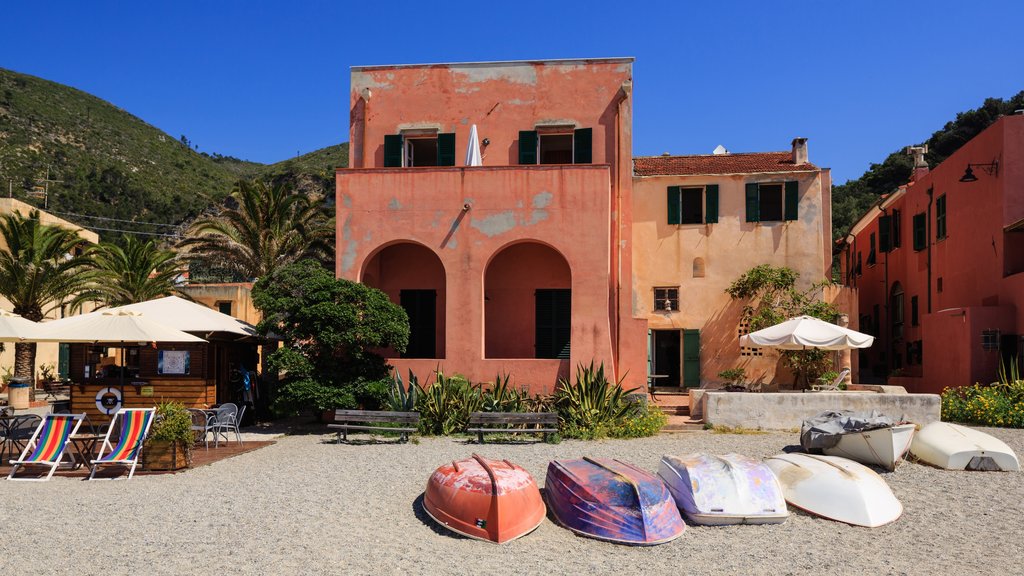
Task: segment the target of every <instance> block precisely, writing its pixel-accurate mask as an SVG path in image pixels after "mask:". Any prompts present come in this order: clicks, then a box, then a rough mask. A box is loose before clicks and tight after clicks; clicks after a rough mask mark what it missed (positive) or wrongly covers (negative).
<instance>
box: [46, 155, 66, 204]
mask: <svg viewBox="0 0 1024 576" xmlns="http://www.w3.org/2000/svg"><path fill="white" fill-rule="evenodd" d="M51 182H52V183H54V184H63V183H64V181H63V180H50V165H49V164H47V165H46V179H45V180H43V210H46V209H47V208H49V206H50V183H51Z"/></svg>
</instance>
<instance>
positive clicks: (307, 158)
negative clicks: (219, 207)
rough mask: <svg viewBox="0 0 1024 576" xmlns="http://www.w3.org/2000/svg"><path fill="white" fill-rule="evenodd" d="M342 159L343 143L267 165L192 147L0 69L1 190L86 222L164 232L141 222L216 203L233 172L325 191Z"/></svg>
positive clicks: (83, 96)
mask: <svg viewBox="0 0 1024 576" xmlns="http://www.w3.org/2000/svg"><path fill="white" fill-rule="evenodd" d="M347 163H348V145H347V144H339V145H335V146H330V147H328V148H324V149H322V150H317V151H315V152H311V153H309V154H306V155H304V156H299V157H297V158H293V159H290V160H286V161H284V162H279V163H276V164H271V165H265V164H260V163H256V162H248V161H245V160H240V159H238V158H232V157H230V156H221V155H219V154H212V155H211V154H206V153H201V152H198V151H197V150H196V149H195V148H194V147H193V146H192V145H191V143H189V142H188V140H187V138H186V137H185V136H181V137H178V138H175V137H172V136H170V135H169V134H166V133H164V132H162V131H161V130H159V129H158V128H155V127H154V126H151V125H149V124H147V123H146V122H144V121H143V120H141V119H139V118H137V117H136V116H133V115H132V114H130V113H128V112H126V111H124V110H122V109H120V108H118V107H116V106H114V105H112V104H110V103H109V102H106V101H104V100H102V99H100V98H97V97H95V96H92V95H90V94H87V93H85V92H82V91H81V90H77V89H74V88H71V87H69V86H65V85H62V84H58V83H56V82H50V81H48V80H44V79H41V78H36V77H34V76H29V75H26V74H20V73H17V72H13V71H10V70H5V69H3V68H0V193H2V194H3V195H7V194H8V193H10V194H11V195H13V196H14V197H16V198H19V199H21V200H24V201H26V202H29V203H31V204H35V205H38V206H43V204H44V202H45V203H46V204H47V207H48V209H49V210H51V211H53V212H55V213H58V214H60V215H61V216H63V217H65V218H66V219H68V220H71V221H74V222H76V223H78V224H81V225H83V226H86V227H89V228H93V229H99V228H120V229H125V230H134V231H141V232H149V233H171V232H174V229H173V228H170V227H161V226H153V225H148V224H145V223H151V222H159V223H173V224H177V223H181V222H184V221H186V220H189V219H191V218H192V217H194V216H196V215H197V214H199V213H200V212H202V211H204V210H207V209H208V208H210V207H211V206H213V205H216V204H218V203H220V202H222V201H223V200H224V198H225V197H226V196H227V195H228V193H229V192H230V191H231V188H232V186H233V184H234V183H235V182H236V181H237V180H239V179H242V178H256V177H267V178H271V179H273V180H275V181H277V182H280V181H288V182H290V183H292V184H294V185H295V186H296V188H297V189H299V190H300V191H302V192H305V193H307V194H310V195H314V196H322V195H325V194H330V193H331V192H332V191H333V189H334V184H333V170H334V168H335V167H336V166H341V165H346V164H347ZM47 178H48V179H49V180H50V182H49V183H48V184H47V182H46V180H47ZM47 188H48V190H49V193H48V194H46V196H47V198H45V199H44V198H43V195H44V194H43V191H44V190H45V189H47ZM76 215H83V216H76ZM86 216H101V217H103V218H107V219H116V220H100V219H96V218H88V217H86ZM102 233H103V231H102V230H101V234H102ZM104 235H105V236H109V234H104Z"/></svg>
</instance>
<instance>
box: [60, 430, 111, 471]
mask: <svg viewBox="0 0 1024 576" xmlns="http://www.w3.org/2000/svg"><path fill="white" fill-rule="evenodd" d="M104 438H106V436H105V435H103V434H74V435H72V436H68V439H69V440H71V443H72V444H73V445H74V446H75V452H76V453H77V454H78V458H79V461H78V462H75V457H74V455H73V454H69V456H71V468H72V470H77V469H79V468H81V467H82V466H83V465H84V466H88V465H89V461H90V460H92V457H93V455H94V454H95V453H96V444H98V443H99V441H100V440H103V439H104Z"/></svg>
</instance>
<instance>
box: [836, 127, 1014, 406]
mask: <svg viewBox="0 0 1024 576" xmlns="http://www.w3.org/2000/svg"><path fill="white" fill-rule="evenodd" d="M911 152H912V153H913V154H914V155H915V170H914V176H913V179H912V181H911V182H910V183H909V184H907V185H906V186H904V187H901V188H900V189H899V190H897V191H896V192H894V193H892V194H890V195H888V196H886V197H884V198H883V199H882V200H881V201H880V202H879V203H878V204H877V205H876V206H874V207H873V208H872V209H871V210H870V211H869V212H868V213H867V214H866V215H865V216H864V217H862V218H861V219H860V221H858V222H857V223H856V224H855V225H854V227H853V228H852V229H851V232H850V234H849V235H848V236H847V237H846V239H845V241H844V243H843V245H842V252H841V253H840V260H841V264H842V271H843V278H844V281H845V282H846V283H847V284H848V285H851V286H855V287H856V288H857V290H858V293H859V301H860V304H859V308H860V315H861V318H860V323H861V325H862V328H863V329H864V330H865V331H868V332H871V333H873V334H875V335H876V336H877V337H878V340H876V343H875V345H874V346H872V347H871V348H869V349H867V350H864V351H862V352H861V366H862V371H863V372H865V373H866V372H868V371H870V372H871V373H873V374H874V375H875V376H876V377H878V378H881V379H887V381H888V383H890V384H897V385H902V386H905V387H906V388H907V390H908V391H911V392H940V391H941V390H942V389H943V388H945V387H952V386H965V385H970V384H974V383H976V382H981V383H988V382H992V381H995V380H996V377H997V369H998V367H999V364H1000V362H1004V363H1005V364H1007V365H1009V364H1010V363H1013V362H1017V365H1018V366H1021V360H1022V359H1024V339H1022V336H1021V335H1022V334H1024V116H1022V115H1014V116H1007V117H1004V118H1001V119H999V120H997V121H996V122H995V123H994V124H993V125H992V126H990V127H989V128H987V129H986V130H985V131H983V132H982V133H981V134H979V135H978V136H976V137H975V138H974V139H972V140H971V141H969V142H968V143H966V144H965V145H964V146H963V147H961V148H960V149H959V150H957V151H956V152H955V153H954V154H952V155H951V156H950V157H949V158H947V159H946V160H945V161H944V162H942V163H941V164H939V165H938V166H936V167H935V168H934V169H932V170H930V171H929V169H928V165H927V163H925V161H924V152H925V151H924V150H923V149H911Z"/></svg>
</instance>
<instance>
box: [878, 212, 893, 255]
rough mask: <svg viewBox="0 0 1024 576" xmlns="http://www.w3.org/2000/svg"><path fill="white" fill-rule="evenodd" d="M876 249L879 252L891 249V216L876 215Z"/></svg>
mask: <svg viewBox="0 0 1024 576" xmlns="http://www.w3.org/2000/svg"><path fill="white" fill-rule="evenodd" d="M878 250H879V251H881V252H890V251H891V250H892V216H879V217H878Z"/></svg>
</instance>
